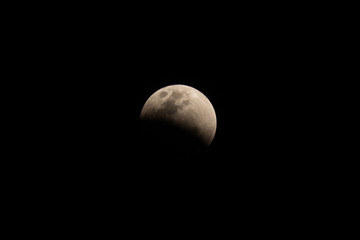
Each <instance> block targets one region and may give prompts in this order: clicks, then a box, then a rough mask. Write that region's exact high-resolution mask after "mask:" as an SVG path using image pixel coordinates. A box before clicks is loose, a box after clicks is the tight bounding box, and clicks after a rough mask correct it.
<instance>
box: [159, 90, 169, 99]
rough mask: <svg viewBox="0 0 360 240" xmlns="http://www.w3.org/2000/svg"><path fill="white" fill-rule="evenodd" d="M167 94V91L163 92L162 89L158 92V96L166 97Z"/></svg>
mask: <svg viewBox="0 0 360 240" xmlns="http://www.w3.org/2000/svg"><path fill="white" fill-rule="evenodd" d="M167 95H168V93H167V92H165V91H163V92H161V93H160V94H159V97H161V98H164V97H166V96H167Z"/></svg>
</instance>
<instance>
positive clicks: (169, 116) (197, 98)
mask: <svg viewBox="0 0 360 240" xmlns="http://www.w3.org/2000/svg"><path fill="white" fill-rule="evenodd" d="M140 119H141V120H142V121H143V122H144V121H147V122H156V123H161V124H162V125H161V126H167V127H169V126H171V129H177V130H179V131H181V132H182V133H184V134H185V135H187V136H189V138H188V139H192V140H196V142H198V143H201V144H202V145H203V146H208V145H210V144H211V142H212V141H213V139H214V136H215V132H216V124H217V123H216V114H215V110H214V108H213V106H212V104H211V102H210V101H209V99H208V98H207V97H206V96H205V95H204V94H203V93H201V92H200V91H198V90H197V89H195V88H193V87H189V86H186V85H170V86H167V87H164V88H161V89H159V90H158V91H156V92H155V93H154V94H152V95H151V96H150V97H149V99H148V100H147V101H146V103H145V105H144V106H143V109H142V111H141V115H140ZM157 129H159V128H157ZM167 129H169V128H167ZM160 133H161V127H160V130H159V134H160ZM166 137H167V138H170V139H164V141H172V140H174V139H171V138H172V137H173V138H176V136H172V135H169V134H168V135H166ZM181 141H187V140H186V138H184V139H182V140H181Z"/></svg>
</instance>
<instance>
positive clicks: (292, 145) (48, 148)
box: [24, 5, 326, 231]
mask: <svg viewBox="0 0 360 240" xmlns="http://www.w3.org/2000/svg"><path fill="white" fill-rule="evenodd" d="M155 8H156V7H155ZM215 8H216V9H214V8H212V9H208V10H207V9H206V8H202V7H200V8H199V7H195V6H194V7H190V8H185V9H184V10H182V9H183V8H178V7H174V8H171V7H170V8H168V10H167V11H162V10H161V9H162V8H159V9H158V11H149V10H148V9H147V8H146V7H144V9H143V8H141V9H140V8H137V7H136V8H135V10H134V9H133V11H130V12H128V11H127V10H126V9H127V8H126V7H124V8H122V7H120V6H117V8H113V9H112V8H111V7H105V8H104V11H103V10H102V9H103V8H101V9H96V10H94V8H91V9H92V10H88V9H87V8H85V7H84V6H80V7H79V6H74V7H71V8H69V9H67V10H68V11H66V14H65V15H64V12H61V11H60V13H59V12H56V11H55V10H54V11H48V12H47V13H46V14H48V15H50V16H51V15H52V14H53V13H54V14H55V13H56V14H55V17H54V16H52V21H45V20H47V19H49V18H50V16H45V17H44V16H42V17H40V19H39V22H41V24H37V23H30V26H29V28H30V29H31V30H30V31H29V33H28V34H25V35H26V37H27V38H28V39H31V40H29V42H28V45H29V47H30V49H31V50H29V53H28V54H25V55H26V56H27V58H28V59H25V60H24V61H29V62H30V61H31V62H32V65H31V66H32V67H30V68H29V69H28V70H27V74H28V75H31V76H32V79H35V80H34V81H32V82H31V83H28V84H30V85H31V87H33V88H36V89H37V92H39V93H40V94H34V96H33V97H34V98H38V100H37V101H38V103H39V106H40V107H37V106H33V109H38V111H37V110H36V111H35V110H33V111H32V114H31V116H33V118H34V120H35V121H36V126H39V127H38V128H36V129H35V130H33V131H35V132H37V138H36V139H32V142H33V144H34V145H35V146H36V147H35V148H31V150H30V151H31V152H34V153H35V156H37V159H39V160H36V161H35V163H31V164H30V163H28V165H29V167H30V166H31V168H35V169H37V172H39V174H34V175H36V176H33V177H34V178H38V179H39V182H40V183H41V184H40V186H43V187H40V190H41V192H42V193H44V192H45V194H46V196H47V201H45V202H47V204H49V202H50V205H51V206H50V209H53V207H54V206H55V205H56V206H57V208H58V210H59V209H60V212H62V211H63V212H65V213H66V214H65V215H67V216H68V217H69V218H72V217H74V218H76V219H84V218H88V219H94V218H97V217H100V218H102V219H106V220H104V221H108V222H112V223H113V224H114V223H118V224H119V225H122V226H125V228H127V227H128V228H131V229H135V230H136V229H137V228H138V227H139V226H147V227H148V228H149V229H151V225H152V224H161V225H162V226H164V228H170V227H171V226H170V225H171V224H170V223H171V222H174V223H175V222H186V223H188V224H189V225H192V226H193V227H194V226H195V228H197V227H196V226H200V225H207V226H216V227H217V228H220V226H224V228H225V229H226V228H233V227H235V228H236V226H239V225H241V226H242V228H243V229H254V231H256V228H257V227H258V226H264V227H263V229H266V226H267V227H268V228H269V229H271V226H273V225H276V224H279V225H281V226H284V225H287V224H289V222H287V220H288V219H296V221H299V222H302V221H308V220H309V219H310V215H308V214H309V212H308V211H309V209H310V208H311V209H312V208H314V207H316V206H317V204H318V203H317V202H316V197H315V196H316V194H318V192H319V191H321V187H320V186H321V179H319V178H321V177H320V176H321V175H319V174H318V173H319V172H320V171H321V169H322V168H323V165H324V164H323V162H322V161H323V160H320V158H319V156H321V152H320V153H319V151H317V150H318V149H319V147H320V146H321V144H322V143H321V142H320V140H319V139H320V137H319V135H320V134H321V132H320V130H319V126H321V125H322V122H321V120H319V119H318V118H317V116H318V115H319V112H321V111H322V107H321V106H322V99H321V98H320V97H319V94H318V93H319V91H321V89H323V88H322V87H323V81H324V79H322V78H321V72H322V70H323V69H325V68H326V67H325V66H324V65H323V63H322V62H321V60H320V57H319V56H320V55H322V54H323V52H322V49H321V48H322V46H324V44H323V42H321V41H322V40H320V39H318V38H317V34H318V33H319V31H321V28H320V27H318V25H317V24H318V22H317V23H314V22H311V23H310V22H307V20H306V19H308V17H309V15H307V17H304V15H303V12H302V11H300V10H299V9H297V8H296V7H291V6H289V7H288V8H287V10H286V11H283V10H282V8H279V7H278V6H271V8H269V6H263V5H262V6H241V7H238V8H232V7H230V6H229V7H223V8H219V9H217V7H215ZM73 9H74V10H73ZM111 9H112V10H111ZM117 9H123V10H122V11H120V12H118V11H117ZM189 9H190V10H191V11H188V10H189ZM158 12H160V13H161V14H160V13H158ZM308 14H310V15H311V13H308ZM39 26H40V27H39ZM32 56H36V57H32ZM170 84H185V85H189V86H192V87H194V88H196V89H198V90H200V91H201V92H202V93H204V94H205V95H206V96H207V97H208V98H209V100H210V101H211V103H212V104H213V106H214V109H215V111H216V114H217V132H216V135H215V138H214V141H213V143H212V144H211V145H210V147H209V148H208V149H206V150H202V151H199V152H194V153H193V154H187V155H185V156H184V155H182V154H179V155H176V154H175V155H174V154H173V153H172V152H169V151H168V150H167V149H163V151H159V152H153V151H152V152H148V151H147V150H148V149H147V146H146V143H144V141H142V139H143V137H144V135H143V132H142V131H141V129H140V128H139V126H140V125H139V116H140V112H141V109H142V106H143V104H144V103H145V101H146V100H147V99H148V97H150V95H151V94H152V93H154V92H155V91H157V90H158V89H159V88H162V87H164V86H167V85H170ZM36 112H37V113H41V116H42V117H41V118H38V117H37V116H38V115H37V114H34V113H36ZM44 189H45V190H44ZM90 209H91V210H90ZM58 210H57V211H58ZM50 215H51V214H50ZM315 215H316V214H315ZM311 216H312V217H314V215H311ZM119 219H120V220H119ZM120 222H121V223H120ZM175 225H176V224H175ZM165 226H166V227H165ZM288 227H291V221H290V224H289V225H288ZM199 228H200V227H199ZM142 229H145V227H142ZM135 230H134V231H135ZM269 231H270V230H269Z"/></svg>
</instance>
